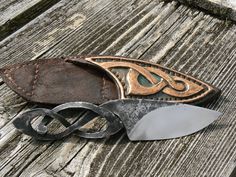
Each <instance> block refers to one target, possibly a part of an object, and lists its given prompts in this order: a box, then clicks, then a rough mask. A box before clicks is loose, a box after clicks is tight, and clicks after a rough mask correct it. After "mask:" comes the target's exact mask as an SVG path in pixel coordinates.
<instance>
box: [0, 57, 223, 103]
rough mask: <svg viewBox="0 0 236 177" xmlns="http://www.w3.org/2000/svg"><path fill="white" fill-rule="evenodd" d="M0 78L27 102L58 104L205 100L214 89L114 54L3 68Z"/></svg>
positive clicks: (213, 95)
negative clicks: (109, 101) (127, 100)
mask: <svg viewBox="0 0 236 177" xmlns="http://www.w3.org/2000/svg"><path fill="white" fill-rule="evenodd" d="M0 75H1V76H2V78H3V81H4V82H5V83H6V84H7V85H8V86H9V87H10V88H11V89H12V90H14V91H15V92H16V93H17V94H19V95H20V96H22V97H23V98H25V99H26V100H28V101H30V102H35V103H44V104H62V103H65V102H72V101H86V102H91V103H95V104H101V103H104V102H106V101H108V100H113V99H125V98H134V99H135V98H139V99H140V98H141V99H142V98H143V99H155V100H164V101H169V102H180V103H190V104H201V103H206V102H208V101H209V100H211V99H213V98H216V97H217V96H219V95H220V90H219V89H217V88H215V87H214V86H212V85H210V84H207V83H205V82H203V81H201V80H198V79H195V78H193V77H191V76H188V75H185V74H183V73H180V72H177V71H174V70H172V69H168V68H166V67H163V66H160V65H158V64H154V63H150V62H146V61H140V60H134V59H129V58H124V57H114V56H88V57H84V56H73V57H67V58H52V59H44V60H35V61H29V62H25V63H20V64H15V65H11V66H7V67H4V68H2V69H1V70H0Z"/></svg>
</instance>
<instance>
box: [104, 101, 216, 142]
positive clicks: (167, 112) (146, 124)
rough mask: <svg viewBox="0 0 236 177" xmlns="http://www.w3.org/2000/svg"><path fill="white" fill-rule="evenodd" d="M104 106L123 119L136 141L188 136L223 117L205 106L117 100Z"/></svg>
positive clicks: (132, 138)
mask: <svg viewBox="0 0 236 177" xmlns="http://www.w3.org/2000/svg"><path fill="white" fill-rule="evenodd" d="M103 106H104V107H106V108H107V109H109V110H111V111H112V112H114V113H115V114H117V115H118V116H119V117H120V119H121V120H122V122H123V124H124V126H125V128H126V131H127V135H128V137H129V139H130V140H132V141H139V140H161V139H170V138H177V137H182V136H186V135H189V134H192V133H195V132H197V131H199V130H201V129H203V128H205V127H206V126H208V125H209V124H211V123H212V122H213V121H214V120H216V119H217V118H218V117H219V116H220V115H221V113H219V112H217V111H213V110H210V109H206V108H202V107H197V106H191V105H186V104H176V103H169V102H161V101H154V100H131V99H128V100H117V101H111V102H109V103H106V104H104V105H103Z"/></svg>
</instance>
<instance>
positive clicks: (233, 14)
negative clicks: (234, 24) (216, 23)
mask: <svg viewBox="0 0 236 177" xmlns="http://www.w3.org/2000/svg"><path fill="white" fill-rule="evenodd" d="M178 1H179V2H181V3H185V4H188V5H190V6H196V7H199V8H201V9H204V10H206V11H207V12H210V13H213V14H215V15H218V16H219V17H221V18H223V19H230V20H234V21H236V1H235V0H178Z"/></svg>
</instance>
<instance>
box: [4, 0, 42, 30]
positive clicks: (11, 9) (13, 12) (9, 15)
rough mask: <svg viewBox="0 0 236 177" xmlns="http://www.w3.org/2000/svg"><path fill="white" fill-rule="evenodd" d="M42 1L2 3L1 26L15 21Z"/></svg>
mask: <svg viewBox="0 0 236 177" xmlns="http://www.w3.org/2000/svg"><path fill="white" fill-rule="evenodd" d="M39 1H40V0H33V1H31V0H23V1H16V0H8V1H1V3H0V26H1V25H3V24H4V23H6V22H7V21H9V20H11V19H13V18H14V17H16V16H17V15H19V14H21V13H22V12H24V11H25V10H27V9H28V8H30V7H32V6H33V5H35V4H36V3H38V2H39Z"/></svg>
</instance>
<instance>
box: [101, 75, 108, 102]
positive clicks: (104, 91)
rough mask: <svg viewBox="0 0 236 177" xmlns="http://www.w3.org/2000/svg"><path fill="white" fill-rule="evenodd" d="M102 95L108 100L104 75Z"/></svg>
mask: <svg viewBox="0 0 236 177" xmlns="http://www.w3.org/2000/svg"><path fill="white" fill-rule="evenodd" d="M101 95H102V99H103V100H105V101H106V100H107V95H106V79H105V77H104V76H103V77H102V90H101Z"/></svg>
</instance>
